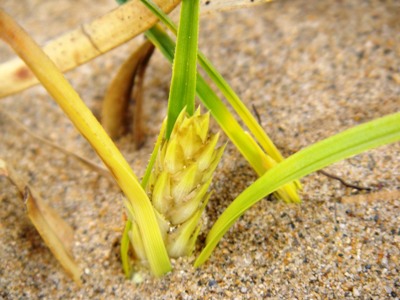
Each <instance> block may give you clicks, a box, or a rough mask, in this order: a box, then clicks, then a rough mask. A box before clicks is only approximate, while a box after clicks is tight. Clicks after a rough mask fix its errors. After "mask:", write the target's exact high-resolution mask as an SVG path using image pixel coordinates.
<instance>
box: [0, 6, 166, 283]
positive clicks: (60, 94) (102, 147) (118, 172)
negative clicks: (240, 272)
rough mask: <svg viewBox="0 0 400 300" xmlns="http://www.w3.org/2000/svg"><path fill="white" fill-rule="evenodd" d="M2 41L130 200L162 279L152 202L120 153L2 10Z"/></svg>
mask: <svg viewBox="0 0 400 300" xmlns="http://www.w3.org/2000/svg"><path fill="white" fill-rule="evenodd" d="M0 28H1V29H2V30H1V31H0V38H2V39H4V40H5V41H6V42H7V43H9V44H10V46H11V47H13V49H14V50H15V52H17V54H18V55H19V56H20V57H21V58H22V59H23V60H24V61H25V63H26V64H27V65H28V66H29V67H30V68H31V70H32V72H33V73H34V74H35V75H36V77H37V78H38V79H39V80H40V81H41V82H42V84H43V85H44V87H45V88H46V89H47V91H48V92H49V94H50V95H51V96H52V97H53V98H54V100H55V101H57V103H58V104H59V105H60V107H61V108H62V109H63V111H64V113H65V114H66V115H67V116H68V117H69V118H70V119H71V121H72V122H73V124H74V125H75V127H76V128H77V129H78V130H79V132H80V133H81V134H82V135H83V136H84V137H85V138H86V139H87V140H88V142H89V143H90V144H91V146H92V147H93V148H94V149H95V151H96V152H97V154H98V155H99V156H100V158H101V159H102V160H103V162H104V164H105V165H106V166H107V168H108V169H109V170H110V171H111V173H112V174H113V176H114V178H115V180H116V182H117V183H118V185H119V187H120V188H121V190H122V191H123V192H124V194H125V195H126V197H127V198H128V199H129V201H130V203H131V205H132V207H133V209H134V212H135V220H136V222H137V224H138V226H139V229H140V231H141V234H142V236H143V239H144V245H145V251H146V254H147V258H148V261H149V264H150V268H151V270H152V272H153V273H154V274H155V275H157V276H160V275H162V274H165V273H167V272H168V271H169V270H170V269H171V264H170V262H169V258H168V254H167V251H166V249H165V246H164V243H163V240H162V236H161V232H160V229H159V227H158V223H157V219H156V216H155V214H154V211H153V207H152V205H151V202H150V200H149V198H148V196H147V194H146V192H145V191H144V190H143V188H142V187H141V186H140V183H139V181H138V180H137V178H136V176H135V174H134V173H133V171H132V169H131V168H130V166H129V164H128V163H127V161H126V160H125V159H124V157H123V156H122V154H121V152H120V151H119V150H118V148H117V147H116V146H115V145H114V143H113V142H112V140H111V139H110V137H109V136H108V135H107V133H106V132H105V131H104V129H103V128H102V127H101V125H100V124H99V122H98V121H97V119H96V118H95V117H94V116H93V114H92V112H91V111H90V110H89V109H88V108H87V107H86V105H85V104H84V102H83V101H82V99H81V98H80V97H79V95H78V94H77V93H76V92H75V90H74V89H73V88H72V86H71V85H70V84H69V83H68V81H67V80H66V79H65V78H64V77H63V75H62V74H61V72H60V71H59V70H58V69H57V67H56V66H55V65H54V63H53V62H52V61H51V60H50V59H49V58H48V57H47V56H46V54H44V52H43V51H42V50H41V49H40V48H39V46H38V45H37V44H36V43H35V42H34V41H33V40H32V39H31V38H30V37H29V36H28V35H27V33H26V32H24V31H23V29H22V28H21V27H19V26H18V25H17V24H16V23H15V22H14V20H13V19H12V18H11V17H9V16H8V15H7V14H6V13H5V12H4V11H2V10H0Z"/></svg>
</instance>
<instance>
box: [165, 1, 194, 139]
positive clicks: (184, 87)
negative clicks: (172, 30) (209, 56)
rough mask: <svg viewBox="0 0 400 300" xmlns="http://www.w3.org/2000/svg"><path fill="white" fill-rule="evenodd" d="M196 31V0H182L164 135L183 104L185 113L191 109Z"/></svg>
mask: <svg viewBox="0 0 400 300" xmlns="http://www.w3.org/2000/svg"><path fill="white" fill-rule="evenodd" d="M198 34H199V0H183V1H182V7H181V17H180V26H179V29H178V36H177V41H176V49H175V56H174V57H175V59H174V62H173V67H172V81H171V89H170V93H169V99H168V120H167V131H166V138H167V139H168V138H169V136H170V135H171V132H172V129H173V127H174V124H175V121H176V119H177V117H178V115H179V114H180V113H181V111H182V110H183V109H184V108H185V107H186V111H187V113H188V114H189V115H192V114H193V113H194V98H195V95H196V72H197V40H198Z"/></svg>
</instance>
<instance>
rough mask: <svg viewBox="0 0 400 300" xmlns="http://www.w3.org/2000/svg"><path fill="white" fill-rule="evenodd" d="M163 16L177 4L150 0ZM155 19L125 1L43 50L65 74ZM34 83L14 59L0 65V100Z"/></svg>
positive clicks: (139, 6) (141, 7) (172, 0)
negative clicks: (160, 10) (161, 11)
mask: <svg viewBox="0 0 400 300" xmlns="http://www.w3.org/2000/svg"><path fill="white" fill-rule="evenodd" d="M154 2H155V3H157V5H158V6H159V7H160V8H161V9H162V10H163V11H165V12H166V13H169V12H171V11H172V10H173V9H174V8H175V7H176V6H177V5H178V4H179V3H180V0H154ZM157 21H158V19H157V18H156V17H155V16H154V15H153V14H152V13H151V12H150V11H149V10H148V9H147V8H146V7H145V6H144V5H143V4H142V3H141V2H140V1H129V2H128V3H126V4H125V5H122V6H120V7H118V8H116V9H114V10H112V11H110V12H109V13H107V14H106V15H104V16H101V17H99V18H97V19H95V20H94V21H92V22H91V23H89V24H82V25H81V26H80V27H79V28H77V29H75V30H72V31H70V32H68V33H66V34H64V35H62V36H60V37H58V38H55V39H54V40H51V41H50V42H49V43H48V44H47V45H45V46H44V47H43V50H44V52H45V53H46V54H47V56H49V58H50V59H51V60H52V61H53V62H54V63H55V64H56V66H57V67H58V68H59V69H60V70H61V71H62V72H66V71H68V70H71V69H73V68H75V67H77V66H79V65H81V64H84V63H86V62H88V61H89V60H91V59H93V58H95V57H97V56H99V55H101V54H103V53H106V52H107V51H110V50H111V49H113V48H115V47H118V46H120V45H122V44H123V43H125V42H127V41H129V40H131V39H132V38H134V37H135V36H137V35H139V34H140V33H142V32H144V31H146V30H147V29H149V28H150V27H151V26H153V25H154V24H155V23H156V22H157ZM37 83H38V80H37V79H36V77H35V76H34V75H33V73H32V72H31V71H30V69H29V68H28V67H27V66H26V65H25V63H24V62H23V61H22V60H21V59H19V58H15V59H12V60H10V61H8V62H5V63H3V64H1V65H0V98H3V97H5V96H8V95H12V94H14V93H17V92H19V91H22V90H24V89H26V88H28V87H31V86H33V85H35V84H37Z"/></svg>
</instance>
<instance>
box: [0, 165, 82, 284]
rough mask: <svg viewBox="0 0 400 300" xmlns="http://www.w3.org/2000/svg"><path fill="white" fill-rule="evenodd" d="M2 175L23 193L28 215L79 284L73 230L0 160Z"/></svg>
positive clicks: (66, 269) (79, 272) (68, 272)
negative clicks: (73, 251)
mask: <svg viewBox="0 0 400 300" xmlns="http://www.w3.org/2000/svg"><path fill="white" fill-rule="evenodd" d="M0 176H5V177H7V178H8V179H9V180H10V182H12V183H13V184H14V185H15V186H16V187H17V189H18V190H19V192H20V193H21V194H23V195H24V200H25V206H26V209H27V214H28V217H29V219H30V220H31V222H32V224H33V225H34V227H35V228H36V230H37V231H38V232H39V234H40V236H41V237H42V239H43V241H44V242H45V244H46V245H47V247H49V249H50V251H51V252H52V253H53V255H54V257H55V258H56V259H57V260H58V261H59V263H60V264H61V265H62V266H63V268H64V270H65V271H66V273H67V274H68V275H69V276H70V277H71V278H72V279H73V280H74V281H75V282H76V283H78V284H79V285H80V284H81V279H80V276H81V270H80V268H79V266H78V264H77V263H76V262H75V260H74V258H73V256H72V245H73V239H74V232H73V230H72V228H71V226H69V225H68V224H67V223H66V222H65V221H64V220H63V219H62V218H61V217H60V216H59V215H58V214H57V212H56V211H55V210H54V209H53V208H51V207H50V206H49V205H47V204H46V203H45V202H44V201H43V200H42V198H41V197H39V196H38V195H37V194H36V193H35V192H34V191H33V189H32V188H31V187H29V186H28V185H27V184H26V183H24V181H23V180H22V179H21V178H20V177H19V176H18V175H17V174H16V172H15V171H14V169H13V168H11V167H10V166H8V165H7V164H6V163H5V161H4V160H2V159H0Z"/></svg>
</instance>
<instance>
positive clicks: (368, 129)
mask: <svg viewBox="0 0 400 300" xmlns="http://www.w3.org/2000/svg"><path fill="white" fill-rule="evenodd" d="M398 140H400V113H396V114H392V115H388V116H386V117H383V118H380V119H376V120H374V121H371V122H368V123H365V124H362V125H359V126H356V127H353V128H351V129H348V130H346V131H344V132H342V133H339V134H337V135H334V136H332V137H329V138H327V139H325V140H323V141H320V142H318V143H315V144H314V145H311V146H309V147H307V148H305V149H303V150H301V151H299V152H297V153H296V154H294V155H292V156H290V157H289V158H287V159H286V160H284V161H283V162H281V163H280V164H278V165H276V167H275V168H273V169H271V170H270V171H268V172H267V173H266V174H265V175H263V176H262V177H261V178H259V179H258V180H257V181H255V182H254V183H253V184H252V185H251V186H250V187H248V188H247V189H246V190H245V191H243V192H242V193H241V194H240V195H239V196H238V197H237V198H236V199H235V200H234V201H233V202H232V204H231V205H229V207H228V208H227V209H226V210H225V212H224V213H223V214H222V215H221V216H220V217H219V218H218V220H217V221H216V222H215V224H214V226H213V227H212V228H211V230H210V232H209V233H208V236H207V239H206V246H205V248H204V249H203V251H202V252H201V253H200V255H199V257H198V258H197V260H196V261H195V266H199V265H201V264H203V263H204V262H205V261H206V260H207V259H208V257H209V256H210V255H211V252H212V251H213V249H214V248H215V247H216V246H217V244H218V242H219V241H220V239H221V238H222V236H223V235H224V234H225V233H226V232H227V231H228V230H229V228H230V227H231V226H232V225H233V224H234V223H235V221H236V220H237V219H238V218H239V217H240V216H242V215H243V214H244V213H245V212H246V210H248V209H249V208H250V207H252V206H253V205H254V204H255V203H257V202H258V201H259V200H261V199H262V198H264V197H265V196H267V195H268V194H270V193H272V192H273V191H275V190H276V189H278V188H279V187H281V186H282V185H284V184H286V183H287V182H290V181H293V180H295V179H299V178H301V177H303V176H306V175H308V174H310V173H312V172H314V171H317V170H319V169H322V168H324V167H326V166H328V165H330V164H332V163H334V162H337V161H340V160H342V159H345V158H347V157H350V156H353V155H356V154H359V153H361V152H363V151H366V150H368V149H372V148H375V147H378V146H382V145H385V144H389V143H392V142H395V141H398Z"/></svg>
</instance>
